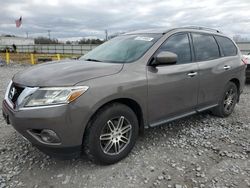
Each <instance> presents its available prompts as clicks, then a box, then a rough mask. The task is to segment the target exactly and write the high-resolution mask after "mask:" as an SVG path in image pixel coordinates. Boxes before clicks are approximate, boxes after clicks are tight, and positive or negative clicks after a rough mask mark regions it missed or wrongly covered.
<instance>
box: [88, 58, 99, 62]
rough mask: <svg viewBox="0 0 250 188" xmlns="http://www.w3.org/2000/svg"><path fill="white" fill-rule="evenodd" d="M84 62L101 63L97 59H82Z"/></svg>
mask: <svg viewBox="0 0 250 188" xmlns="http://www.w3.org/2000/svg"><path fill="white" fill-rule="evenodd" d="M84 60H85V61H94V62H102V61H100V60H97V59H84Z"/></svg>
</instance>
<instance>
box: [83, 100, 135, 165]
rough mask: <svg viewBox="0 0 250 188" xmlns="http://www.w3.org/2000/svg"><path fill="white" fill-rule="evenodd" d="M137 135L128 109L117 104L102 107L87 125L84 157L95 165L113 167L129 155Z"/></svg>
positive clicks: (132, 116)
mask: <svg viewBox="0 0 250 188" xmlns="http://www.w3.org/2000/svg"><path fill="white" fill-rule="evenodd" d="M138 132H139V125H138V120H137V117H136V115H135V113H134V112H133V110H132V109H130V108H129V107H128V106H126V105H124V104H120V103H113V104H110V105H107V106H104V107H103V108H102V109H100V110H99V111H98V112H97V113H96V114H95V115H94V117H93V118H92V120H91V121H90V122H89V124H88V127H87V130H86V133H85V137H84V150H85V153H86V154H87V155H88V158H89V159H90V160H92V161H93V162H95V163H99V164H113V163H116V162H118V161H120V160H121V159H123V158H125V157H126V156H127V155H128V154H129V153H130V151H131V150H132V148H133V147H134V145H135V142H136V139H137V136H138Z"/></svg>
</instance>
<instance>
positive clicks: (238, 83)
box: [229, 78, 240, 102]
mask: <svg viewBox="0 0 250 188" xmlns="http://www.w3.org/2000/svg"><path fill="white" fill-rule="evenodd" d="M229 82H233V83H234V84H235V85H236V87H237V92H238V99H237V102H239V96H240V95H239V93H240V81H239V79H237V78H232V79H231V80H229Z"/></svg>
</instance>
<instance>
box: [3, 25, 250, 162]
mask: <svg viewBox="0 0 250 188" xmlns="http://www.w3.org/2000/svg"><path fill="white" fill-rule="evenodd" d="M245 68H246V65H245V64H244V62H243V61H242V60H241V53H240V51H239V49H238V48H237V46H236V44H235V43H234V42H233V41H232V40H231V39H230V38H228V37H226V36H225V35H223V34H222V33H221V32H219V31H216V30H212V29H207V28H202V27H182V28H175V29H169V30H144V31H137V32H131V33H126V34H123V35H121V36H118V37H116V38H114V39H112V40H110V41H107V42H105V43H104V44H102V45H100V46H98V47H97V48H95V49H94V50H92V51H91V52H89V53H87V54H86V55H84V56H82V57H81V58H80V59H79V60H65V61H60V62H51V63H45V64H40V65H37V66H33V67H31V68H28V69H27V70H25V71H23V72H19V73H17V74H16V75H14V77H13V79H12V81H11V82H10V84H9V86H8V88H7V91H6V95H5V99H4V101H3V108H2V109H3V116H4V117H5V119H6V121H7V123H10V124H12V125H13V127H14V128H15V129H16V130H17V131H18V132H19V133H21V134H22V135H23V136H24V137H25V138H26V139H28V140H29V141H30V142H31V143H32V144H33V145H34V146H36V147H37V148H38V149H40V150H41V151H43V152H45V153H47V154H50V155H56V156H60V157H72V156H78V155H79V153H80V152H81V151H82V150H84V151H85V153H86V154H87V155H88V157H89V158H90V159H91V160H93V161H95V162H98V163H102V164H111V163H115V162H117V161H119V160H121V159H122V158H124V157H125V156H127V155H128V154H129V152H130V151H131V150H132V148H133V147H134V145H135V142H136V139H137V137H138V134H139V132H140V131H143V130H144V129H145V128H150V127H155V126H158V125H162V124H165V123H167V122H170V121H173V120H176V119H179V118H183V117H185V116H189V115H192V114H195V113H198V112H201V111H204V110H211V111H212V112H213V113H214V114H215V115H217V116H220V117H226V116H229V115H230V114H231V113H232V112H233V110H234V107H235V105H236V103H237V102H238V101H239V98H240V94H241V92H242V90H243V86H244V82H245Z"/></svg>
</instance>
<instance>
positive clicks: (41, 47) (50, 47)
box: [0, 44, 98, 54]
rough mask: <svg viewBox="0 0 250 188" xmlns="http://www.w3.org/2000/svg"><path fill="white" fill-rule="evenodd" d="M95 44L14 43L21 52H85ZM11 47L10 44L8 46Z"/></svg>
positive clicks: (2, 46)
mask: <svg viewBox="0 0 250 188" xmlns="http://www.w3.org/2000/svg"><path fill="white" fill-rule="evenodd" d="M96 46H98V45H96V44H84V45H71V44H36V45H16V47H17V52H23V53H46V54H86V53H87V52H89V51H90V50H92V49H94V48H95V47H96ZM6 47H7V46H6V45H0V49H5V48H6ZM8 47H10V48H11V47H12V46H8Z"/></svg>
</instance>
